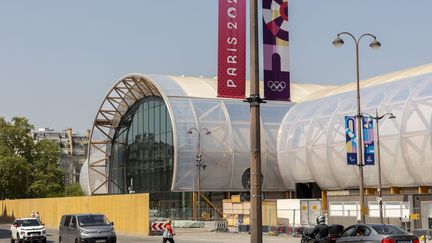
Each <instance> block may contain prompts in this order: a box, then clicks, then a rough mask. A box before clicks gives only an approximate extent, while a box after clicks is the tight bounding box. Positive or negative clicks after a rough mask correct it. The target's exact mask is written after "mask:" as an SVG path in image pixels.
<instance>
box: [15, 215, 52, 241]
mask: <svg viewBox="0 0 432 243" xmlns="http://www.w3.org/2000/svg"><path fill="white" fill-rule="evenodd" d="M10 233H11V242H12V243H14V242H25V241H31V242H43V243H45V242H46V230H45V226H44V225H43V224H41V222H40V221H39V220H38V219H36V218H19V219H16V220H15V221H14V222H13V223H12V225H11V227H10Z"/></svg>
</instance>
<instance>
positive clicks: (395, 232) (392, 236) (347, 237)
mask: <svg viewBox="0 0 432 243" xmlns="http://www.w3.org/2000/svg"><path fill="white" fill-rule="evenodd" d="M354 242H363V243H366V242H367V243H419V239H418V238H417V236H415V235H413V234H410V233H408V232H406V231H404V230H402V229H401V228H399V227H397V226H394V225H389V224H356V225H351V226H349V227H347V228H346V229H345V230H344V232H343V233H342V235H341V236H340V237H338V238H337V239H336V243H354Z"/></svg>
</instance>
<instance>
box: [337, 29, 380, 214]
mask: <svg viewBox="0 0 432 243" xmlns="http://www.w3.org/2000/svg"><path fill="white" fill-rule="evenodd" d="M341 35H348V36H351V37H352V38H353V40H354V42H355V47H356V71H357V116H356V117H357V133H358V136H357V137H358V139H357V147H358V161H357V165H358V168H359V180H360V181H359V184H360V188H359V191H360V222H361V223H365V222H366V216H365V214H366V211H367V208H366V207H365V196H364V179H363V166H364V163H363V141H362V140H363V138H362V125H361V118H362V115H361V109H360V67H359V66H360V64H359V43H360V40H361V39H362V38H363V37H365V36H370V37H372V38H373V39H374V40H373V41H372V42H371V43H370V44H369V46H370V47H371V48H372V49H378V48H380V47H381V43H380V42H379V41H377V39H376V36H374V35H372V34H369V33H367V34H363V35H361V36H360V37H359V38H358V39H357V38H355V37H354V35H353V34H351V33H349V32H341V33H339V34H337V37H336V39H335V40H334V41H333V45H334V46H335V47H341V46H342V45H343V44H344V41H343V40H342V39H341V38H340V36H341Z"/></svg>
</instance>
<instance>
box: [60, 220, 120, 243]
mask: <svg viewBox="0 0 432 243" xmlns="http://www.w3.org/2000/svg"><path fill="white" fill-rule="evenodd" d="M113 225H114V223H112V222H111V223H110V222H109V221H108V219H107V218H106V217H105V215H103V214H67V215H63V216H62V218H61V220H60V226H59V242H64V243H87V242H88V243H90V242H95V243H101V242H104V243H105V242H106V243H116V240H117V237H116V234H115V230H114V227H113Z"/></svg>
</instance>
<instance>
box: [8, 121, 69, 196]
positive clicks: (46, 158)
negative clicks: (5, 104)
mask: <svg viewBox="0 0 432 243" xmlns="http://www.w3.org/2000/svg"><path fill="white" fill-rule="evenodd" d="M32 130H33V126H32V125H31V124H30V123H29V121H28V120H27V119H26V118H23V117H14V118H12V120H11V122H7V121H6V120H5V119H4V118H3V117H0V199H5V198H9V199H14V198H35V197H54V196H61V195H63V193H64V187H65V186H64V181H63V178H64V174H63V171H62V170H61V168H60V166H59V161H60V151H59V148H58V145H57V144H56V143H55V142H53V141H50V140H42V141H40V142H39V143H37V144H36V143H34V141H33V138H32V136H31V131H32Z"/></svg>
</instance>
